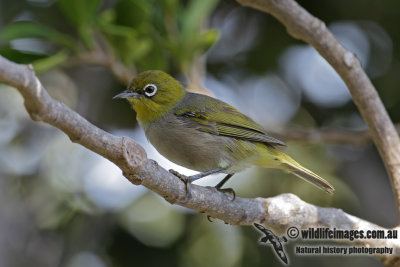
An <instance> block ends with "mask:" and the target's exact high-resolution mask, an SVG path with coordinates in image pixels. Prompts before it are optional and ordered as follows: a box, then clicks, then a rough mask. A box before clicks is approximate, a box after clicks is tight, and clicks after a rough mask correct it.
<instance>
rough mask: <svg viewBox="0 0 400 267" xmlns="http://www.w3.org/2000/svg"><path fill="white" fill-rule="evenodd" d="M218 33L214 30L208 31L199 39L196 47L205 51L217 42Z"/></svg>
mask: <svg viewBox="0 0 400 267" xmlns="http://www.w3.org/2000/svg"><path fill="white" fill-rule="evenodd" d="M218 37H219V33H218V30H216V29H211V30H208V31H207V32H205V33H203V34H201V35H200V37H199V41H198V46H199V49H200V50H202V51H207V50H208V49H210V47H211V46H212V45H213V44H215V43H216V42H217V40H218Z"/></svg>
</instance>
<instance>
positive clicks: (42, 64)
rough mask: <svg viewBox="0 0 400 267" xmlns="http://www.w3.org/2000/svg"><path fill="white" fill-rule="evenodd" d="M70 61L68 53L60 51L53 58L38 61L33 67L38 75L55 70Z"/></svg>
mask: <svg viewBox="0 0 400 267" xmlns="http://www.w3.org/2000/svg"><path fill="white" fill-rule="evenodd" d="M67 60H68V53H67V52H66V51H59V52H58V53H55V54H54V55H52V56H49V57H46V58H42V59H38V60H36V61H34V62H33V63H32V64H33V67H34V69H35V71H36V72H37V73H41V72H44V71H46V70H48V69H51V68H54V67H55V66H58V65H60V64H62V63H64V62H66V61H67Z"/></svg>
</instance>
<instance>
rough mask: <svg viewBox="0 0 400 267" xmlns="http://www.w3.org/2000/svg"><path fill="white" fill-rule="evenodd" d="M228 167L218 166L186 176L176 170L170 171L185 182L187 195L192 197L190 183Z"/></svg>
mask: <svg viewBox="0 0 400 267" xmlns="http://www.w3.org/2000/svg"><path fill="white" fill-rule="evenodd" d="M226 169H227V168H217V169H214V170H210V171H206V172H201V173H198V174H195V175H191V176H186V175H183V174H180V173H179V172H177V171H175V170H172V169H171V170H169V172H170V173H172V174H173V175H175V176H176V177H178V178H179V179H181V181H182V182H184V183H185V185H186V196H187V197H190V195H191V191H190V184H191V183H192V182H194V181H196V180H198V179H201V178H203V177H206V176H208V175H211V174H214V173H217V172H221V171H223V170H226Z"/></svg>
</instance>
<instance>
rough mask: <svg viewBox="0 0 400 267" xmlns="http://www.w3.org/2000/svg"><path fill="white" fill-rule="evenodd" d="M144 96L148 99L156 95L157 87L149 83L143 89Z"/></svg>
mask: <svg viewBox="0 0 400 267" xmlns="http://www.w3.org/2000/svg"><path fill="white" fill-rule="evenodd" d="M143 91H144V94H145V95H146V96H148V97H152V96H153V95H155V94H156V93H157V86H156V85H155V84H152V83H149V84H146V86H145V87H143Z"/></svg>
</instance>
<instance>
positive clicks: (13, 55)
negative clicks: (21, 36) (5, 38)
mask: <svg viewBox="0 0 400 267" xmlns="http://www.w3.org/2000/svg"><path fill="white" fill-rule="evenodd" d="M0 55H2V56H3V57H5V58H7V59H9V60H11V61H14V62H17V63H21V64H29V63H32V62H33V61H35V60H38V59H42V58H44V57H45V55H43V54H37V53H32V52H29V51H20V50H15V49H12V48H9V47H0Z"/></svg>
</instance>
